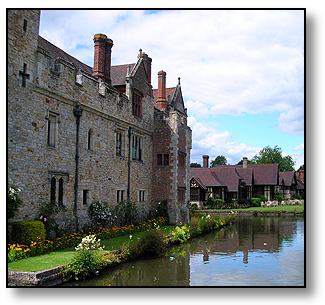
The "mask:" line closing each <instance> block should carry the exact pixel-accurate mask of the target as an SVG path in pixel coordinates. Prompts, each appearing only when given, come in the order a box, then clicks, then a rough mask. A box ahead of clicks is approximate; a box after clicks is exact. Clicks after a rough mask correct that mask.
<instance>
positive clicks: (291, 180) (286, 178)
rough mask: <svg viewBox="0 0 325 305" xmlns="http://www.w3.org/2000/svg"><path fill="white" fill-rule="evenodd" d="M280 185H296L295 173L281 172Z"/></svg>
mask: <svg viewBox="0 0 325 305" xmlns="http://www.w3.org/2000/svg"><path fill="white" fill-rule="evenodd" d="M279 184H283V185H285V186H291V185H292V184H296V180H295V172H279Z"/></svg>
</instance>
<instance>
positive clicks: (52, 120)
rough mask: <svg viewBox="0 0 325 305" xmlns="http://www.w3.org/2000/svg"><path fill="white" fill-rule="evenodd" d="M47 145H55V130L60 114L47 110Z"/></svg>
mask: <svg viewBox="0 0 325 305" xmlns="http://www.w3.org/2000/svg"><path fill="white" fill-rule="evenodd" d="M45 118H46V119H47V145H48V146H50V147H56V145H57V130H58V123H60V115H59V114H58V113H55V112H52V111H49V110H47V113H46V117H45Z"/></svg>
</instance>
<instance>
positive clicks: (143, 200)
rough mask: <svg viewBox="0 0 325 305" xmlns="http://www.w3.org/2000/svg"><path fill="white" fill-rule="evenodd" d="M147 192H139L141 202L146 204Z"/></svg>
mask: <svg viewBox="0 0 325 305" xmlns="http://www.w3.org/2000/svg"><path fill="white" fill-rule="evenodd" d="M145 193H146V191H139V202H145Z"/></svg>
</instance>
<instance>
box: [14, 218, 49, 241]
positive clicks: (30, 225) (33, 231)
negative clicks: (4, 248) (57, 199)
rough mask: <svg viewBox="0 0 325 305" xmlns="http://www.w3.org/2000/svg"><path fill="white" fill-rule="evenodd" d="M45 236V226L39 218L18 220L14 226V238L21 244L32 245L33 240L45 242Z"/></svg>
mask: <svg viewBox="0 0 325 305" xmlns="http://www.w3.org/2000/svg"><path fill="white" fill-rule="evenodd" d="M45 237H46V230H45V226H44V224H43V222H41V221H38V220H28V221H21V222H17V223H15V224H14V225H13V227H12V239H13V240H14V242H15V243H18V244H21V245H30V244H31V242H32V241H34V242H37V241H38V242H44V241H45Z"/></svg>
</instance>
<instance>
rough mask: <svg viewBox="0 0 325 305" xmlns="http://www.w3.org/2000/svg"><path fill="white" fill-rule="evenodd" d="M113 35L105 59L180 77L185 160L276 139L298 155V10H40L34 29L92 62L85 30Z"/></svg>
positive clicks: (172, 82) (243, 151)
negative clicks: (188, 139) (187, 147)
mask: <svg viewBox="0 0 325 305" xmlns="http://www.w3.org/2000/svg"><path fill="white" fill-rule="evenodd" d="M96 33H104V34H106V35H107V36H108V37H109V38H111V39H112V40H113V42H114V46H113V49H112V64H113V65H115V64H116V65H117V64H126V63H134V62H136V60H137V54H138V52H139V49H140V48H141V49H142V50H143V51H144V52H145V53H147V54H148V55H149V56H150V57H151V58H152V84H153V87H154V88H157V73H158V71H160V70H164V71H166V72H167V87H174V86H176V85H177V81H178V77H180V78H181V85H182V92H183V97H184V101H185V106H186V107H187V109H188V124H189V126H190V127H191V128H192V131H193V148H192V152H191V162H198V163H201V164H202V155H204V154H207V155H209V156H210V161H211V160H213V159H214V158H215V157H217V156H218V155H223V156H225V157H226V158H227V160H228V164H236V163H237V162H239V161H240V160H241V159H242V157H244V156H246V157H248V158H252V157H253V156H254V155H255V154H257V153H258V152H259V151H260V150H261V149H262V148H263V147H265V146H267V145H269V146H271V147H274V146H275V145H278V146H279V147H281V148H282V150H283V154H284V155H288V154H289V155H291V156H292V158H293V160H294V161H296V169H298V168H299V166H300V165H302V164H304V11H302V10H163V11H161V10H160V11H143V10H125V11H119V10H75V11H72V10H43V11H42V12H41V26H40V35H41V36H42V37H44V38H45V39H47V40H49V41H50V42H52V43H54V44H55V45H57V46H58V47H60V48H62V49H63V50H64V51H66V52H67V53H69V54H71V55H72V56H74V57H76V58H78V59H79V60H81V61H82V62H84V63H86V64H88V65H90V66H93V52H94V51H93V48H94V46H93V35H94V34H96Z"/></svg>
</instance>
